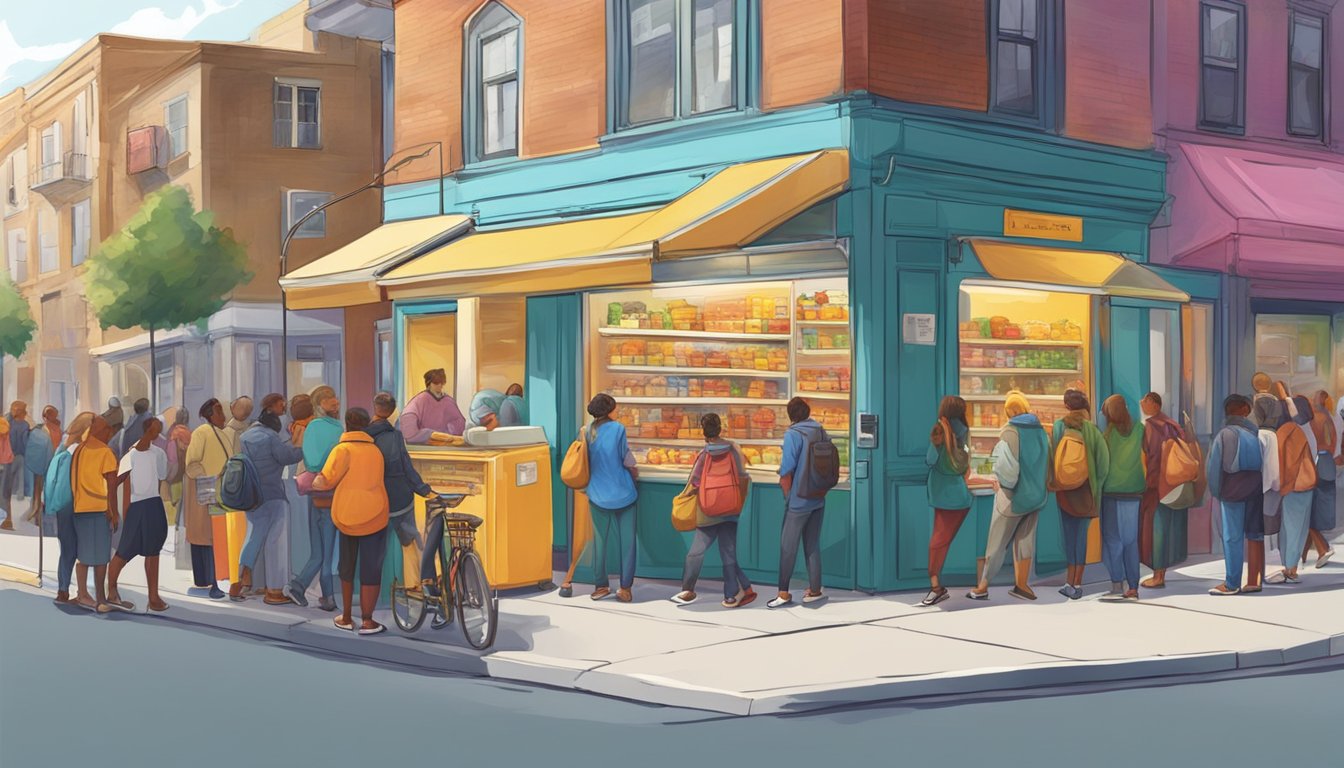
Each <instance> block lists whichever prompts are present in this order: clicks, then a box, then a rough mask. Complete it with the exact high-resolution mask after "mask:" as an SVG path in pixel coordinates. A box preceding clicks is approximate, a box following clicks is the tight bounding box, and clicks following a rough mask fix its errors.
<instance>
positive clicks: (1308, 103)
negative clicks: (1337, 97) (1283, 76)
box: [1288, 13, 1325, 136]
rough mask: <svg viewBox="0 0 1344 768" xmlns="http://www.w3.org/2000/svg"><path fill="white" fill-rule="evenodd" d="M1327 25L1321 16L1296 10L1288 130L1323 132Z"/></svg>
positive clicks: (1310, 132) (1289, 63) (1318, 133)
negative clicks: (1323, 22) (1323, 75)
mask: <svg viewBox="0 0 1344 768" xmlns="http://www.w3.org/2000/svg"><path fill="white" fill-rule="evenodd" d="M1323 26H1324V25H1323V24H1322V22H1321V19H1319V18H1317V17H1314V16H1304V15H1302V14H1300V13H1294V14H1293V33H1292V45H1291V50H1290V52H1289V58H1288V132H1289V133H1292V134H1294V135H1297V136H1320V135H1321V132H1322V128H1323V124H1324V122H1325V120H1324V109H1323V107H1322V105H1323V103H1324V98H1323V96H1324V91H1323V85H1322V83H1323V80H1324V78H1323V77H1322V70H1323V66H1322V61H1323V60H1324V51H1323V48H1324V36H1323V34H1322V27H1323Z"/></svg>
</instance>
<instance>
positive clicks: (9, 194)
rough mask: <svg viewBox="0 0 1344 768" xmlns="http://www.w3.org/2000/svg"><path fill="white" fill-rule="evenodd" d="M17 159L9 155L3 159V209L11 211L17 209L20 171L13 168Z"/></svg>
mask: <svg viewBox="0 0 1344 768" xmlns="http://www.w3.org/2000/svg"><path fill="white" fill-rule="evenodd" d="M17 160H18V158H17V157H16V156H14V155H10V156H9V157H8V158H6V159H5V167H4V179H5V209H6V210H7V211H12V210H14V209H16V208H18V207H19V184H18V175H19V173H21V171H20V170H19V169H18V168H17V167H15V166H16V165H17V162H16V161H17Z"/></svg>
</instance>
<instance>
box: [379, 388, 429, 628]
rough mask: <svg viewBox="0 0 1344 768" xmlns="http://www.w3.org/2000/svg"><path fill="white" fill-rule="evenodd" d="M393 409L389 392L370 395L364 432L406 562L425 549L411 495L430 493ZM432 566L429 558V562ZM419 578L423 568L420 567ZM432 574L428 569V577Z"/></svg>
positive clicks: (390, 522) (393, 400)
mask: <svg viewBox="0 0 1344 768" xmlns="http://www.w3.org/2000/svg"><path fill="white" fill-rule="evenodd" d="M396 410H397V399H396V398H395V397H393V396H392V395H391V394H390V393H387V392H379V393H378V394H377V395H374V397H373V416H374V419H373V423H371V424H369V427H368V429H366V430H365V431H366V432H368V433H369V436H370V437H372V438H373V444H374V445H376V446H377V447H378V451H379V453H381V454H382V455H383V486H384V487H385V488H386V489H387V508H388V523H387V527H388V528H390V529H391V530H392V531H393V532H394V533H396V535H397V541H398V543H400V544H401V549H402V552H403V555H404V556H405V557H406V560H407V561H408V562H412V563H422V562H423V560H422V555H423V553H424V551H425V549H426V547H425V543H424V541H423V540H421V538H420V529H419V528H418V527H416V524H415V497H416V496H417V495H419V496H423V497H425V498H428V497H429V496H430V495H432V494H433V493H434V491H433V490H431V489H430V487H429V483H426V482H425V481H424V480H423V479H421V477H420V473H419V472H417V471H416V469H415V464H413V463H412V462H411V455H410V454H409V453H407V452H406V438H405V437H403V436H402V434H401V431H400V430H398V429H397V428H396V427H394V426H393V425H392V422H391V421H390V419H391V418H392V414H393V413H395V412H396ZM429 535H430V537H429V541H430V542H432V543H434V544H435V545H437V544H438V542H439V541H441V540H442V539H443V517H442V516H436V517H435V518H434V519H433V520H432V521H430V523H429ZM429 551H430V552H431V553H434V552H437V546H435V547H430V548H429ZM430 568H431V569H432V568H433V561H432V560H431V561H430ZM421 570H422V578H423V567H422V569H421ZM433 578H434V576H433V573H432V572H431V574H430V579H431V581H432V580H433ZM440 623H445V624H446V623H447V620H446V619H444V618H443V617H442V616H437V615H436V616H435V617H434V625H435V627H436V628H437V626H439V625H440Z"/></svg>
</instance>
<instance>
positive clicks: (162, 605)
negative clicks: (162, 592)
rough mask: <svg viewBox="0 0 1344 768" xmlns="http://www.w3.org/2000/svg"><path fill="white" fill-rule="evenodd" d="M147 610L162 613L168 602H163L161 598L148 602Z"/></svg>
mask: <svg viewBox="0 0 1344 768" xmlns="http://www.w3.org/2000/svg"><path fill="white" fill-rule="evenodd" d="M149 610H151V611H158V612H159V613H163V612H164V611H166V610H168V604H167V603H165V602H163V601H162V600H160V601H159V602H158V603H150V604H149Z"/></svg>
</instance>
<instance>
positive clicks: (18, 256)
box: [5, 229, 28, 284]
mask: <svg viewBox="0 0 1344 768" xmlns="http://www.w3.org/2000/svg"><path fill="white" fill-rule="evenodd" d="M5 234H6V240H7V248H6V252H7V253H8V254H9V276H10V277H11V278H12V279H13V280H14V282H15V283H16V284H17V283H22V282H24V281H25V280H27V279H28V233H27V232H24V231H23V230H22V229H11V230H10V231H9V232H7V233H5Z"/></svg>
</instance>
